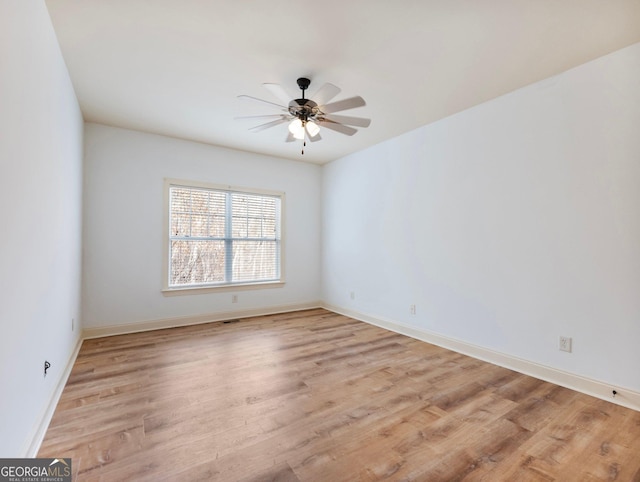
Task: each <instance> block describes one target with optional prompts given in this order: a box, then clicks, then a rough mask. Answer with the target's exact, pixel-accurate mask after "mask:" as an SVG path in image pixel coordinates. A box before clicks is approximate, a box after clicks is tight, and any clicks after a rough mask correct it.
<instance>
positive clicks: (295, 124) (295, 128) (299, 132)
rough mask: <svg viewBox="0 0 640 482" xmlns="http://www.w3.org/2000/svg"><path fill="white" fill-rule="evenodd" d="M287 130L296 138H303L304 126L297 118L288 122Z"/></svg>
mask: <svg viewBox="0 0 640 482" xmlns="http://www.w3.org/2000/svg"><path fill="white" fill-rule="evenodd" d="M289 132H291V134H293V137H295V138H296V139H304V126H303V125H302V121H301V120H300V119H298V118H296V119H293V120H292V121H291V123H289Z"/></svg>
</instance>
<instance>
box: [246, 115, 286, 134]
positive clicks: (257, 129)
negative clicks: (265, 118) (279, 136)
mask: <svg viewBox="0 0 640 482" xmlns="http://www.w3.org/2000/svg"><path fill="white" fill-rule="evenodd" d="M288 120H289V119H287V118H286V117H284V116H282V118H281V119H277V120H274V121H271V122H267V123H266V124H260V125H259V126H255V127H252V128H251V129H249V130H250V131H251V132H260V131H263V130H265V129H268V128H269V127H274V126H277V125H280V124H284V123H285V122H287V121H288Z"/></svg>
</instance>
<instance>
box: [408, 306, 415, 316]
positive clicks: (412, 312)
mask: <svg viewBox="0 0 640 482" xmlns="http://www.w3.org/2000/svg"><path fill="white" fill-rule="evenodd" d="M409 312H410V313H411V314H412V315H415V314H416V305H411V306H409Z"/></svg>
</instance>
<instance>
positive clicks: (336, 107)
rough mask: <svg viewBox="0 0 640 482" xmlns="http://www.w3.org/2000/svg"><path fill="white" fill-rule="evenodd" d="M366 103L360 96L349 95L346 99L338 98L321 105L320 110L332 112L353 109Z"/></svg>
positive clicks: (326, 112) (327, 112)
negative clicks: (336, 100) (335, 100)
mask: <svg viewBox="0 0 640 482" xmlns="http://www.w3.org/2000/svg"><path fill="white" fill-rule="evenodd" d="M365 105H367V103H366V102H365V101H364V99H363V98H362V97H360V96H359V95H358V96H356V97H349V98H348V99H344V100H339V101H338V102H333V103H331V104H327V105H321V106H320V110H321V111H322V112H323V113H325V114H331V113H332V112H338V111H341V110H348V109H355V108H356V107H362V106H365Z"/></svg>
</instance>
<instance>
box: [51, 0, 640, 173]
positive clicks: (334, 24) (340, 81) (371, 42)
mask: <svg viewBox="0 0 640 482" xmlns="http://www.w3.org/2000/svg"><path fill="white" fill-rule="evenodd" d="M46 4H47V6H48V8H49V12H50V14H51V18H52V21H53V26H54V28H55V31H56V34H57V36H58V40H59V42H60V47H61V49H62V53H63V56H64V58H65V61H66V63H67V66H68V69H69V72H70V75H71V79H72V82H73V84H74V87H75V90H76V94H77V96H78V99H79V102H80V107H81V109H82V112H83V115H84V118H85V120H86V121H91V122H99V123H103V124H109V125H114V126H120V127H126V128H130V129H137V130H141V131H146V132H152V133H157V134H163V135H168V136H173V137H179V138H184V139H190V140H195V141H200V142H205V143H209V144H216V145H220V146H226V147H231V148H235V149H242V150H246V151H251V152H258V153H262V154H269V155H274V156H279V157H284V158H289V159H296V160H303V161H309V162H316V163H325V162H328V161H331V160H333V159H337V158H339V157H342V156H344V155H346V154H349V153H351V152H354V151H357V150H361V149H364V148H366V147H368V146H371V145H374V144H377V143H379V142H381V141H384V140H386V139H389V138H391V137H394V136H397V135H399V134H401V133H403V132H407V131H410V130H412V129H415V128H417V127H419V126H422V125H424V124H428V123H430V122H434V121H436V120H438V119H441V118H443V117H446V116H449V115H451V114H454V113H456V112H459V111H461V110H464V109H467V108H469V107H472V106H474V105H477V104H479V103H481V102H484V101H487V100H489V99H492V98H495V97H497V96H500V95H502V94H505V93H507V92H510V91H513V90H515V89H517V88H519V87H522V86H525V85H527V84H530V83H532V82H535V81H538V80H541V79H544V78H546V77H550V76H553V75H556V74H558V73H560V72H563V71H565V70H567V69H569V68H571V67H574V66H577V65H580V64H582V63H584V62H587V61H589V60H592V59H594V58H597V57H600V56H602V55H605V54H607V53H609V52H612V51H614V50H618V49H620V48H622V47H625V46H628V45H631V44H633V43H636V42H639V41H640V1H638V0H400V1H393V2H392V1H388V0H340V1H337V0H324V1H315V2H311V1H308V0H297V1H294V0H269V1H259V0H46ZM301 76H306V77H309V78H310V79H311V81H312V83H311V87H310V89H309V93H313V91H314V90H315V89H316V88H318V87H320V85H322V84H323V83H324V82H331V83H333V84H335V85H337V86H339V87H340V88H342V93H341V94H340V95H339V96H338V97H336V99H335V100H340V99H343V98H346V97H351V96H354V95H361V96H362V97H364V99H365V100H366V101H367V106H365V107H360V108H357V109H353V110H349V111H344V112H340V114H344V115H356V116H362V117H370V118H371V119H372V123H371V126H370V127H369V128H368V129H360V130H359V132H358V133H357V134H355V135H354V136H353V137H347V136H344V135H342V134H339V133H336V132H331V131H327V130H326V129H324V130H323V131H322V137H323V140H322V141H320V142H316V143H313V144H308V145H307V148H306V150H305V154H304V156H301V155H300V147H301V146H300V143H299V142H296V143H285V142H284V138H285V137H286V132H287V127H286V124H283V125H279V126H277V127H274V128H271V129H267V130H264V131H262V132H259V133H253V132H249V131H248V130H247V129H248V128H249V127H252V126H254V125H256V124H258V123H260V122H250V121H246V120H243V121H240V120H234V117H236V116H242V115H253V114H269V113H274V111H272V110H270V109H269V107H268V106H262V105H261V104H259V103H252V102H251V101H243V100H240V99H238V98H237V96H238V95H240V94H248V95H252V96H255V97H260V98H263V99H266V100H270V101H275V102H278V100H277V98H274V97H272V96H271V94H270V93H269V92H268V91H267V90H266V89H264V88H263V87H262V83H265V82H275V83H279V84H282V85H283V86H284V87H285V88H286V89H287V90H288V91H289V92H290V93H291V95H292V97H294V96H295V97H299V95H298V94H299V93H300V91H299V90H297V86H296V79H297V78H298V77H301Z"/></svg>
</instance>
